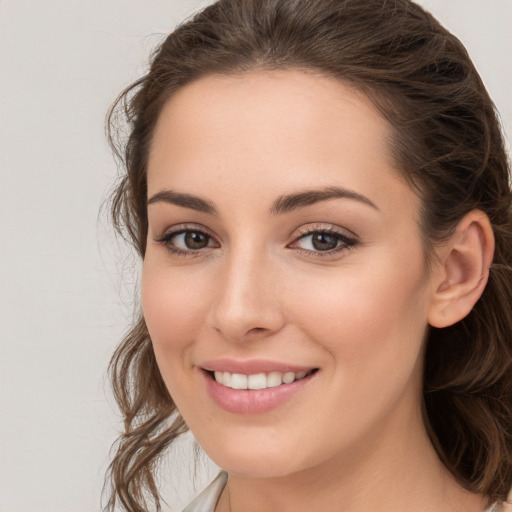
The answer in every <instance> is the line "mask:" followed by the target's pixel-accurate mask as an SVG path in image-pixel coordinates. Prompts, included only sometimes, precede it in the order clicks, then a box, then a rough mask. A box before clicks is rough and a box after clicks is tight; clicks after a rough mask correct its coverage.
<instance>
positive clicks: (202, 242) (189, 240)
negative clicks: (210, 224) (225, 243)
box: [183, 231, 210, 250]
mask: <svg viewBox="0 0 512 512" xmlns="http://www.w3.org/2000/svg"><path fill="white" fill-rule="evenodd" d="M184 235H185V236H184V239H183V242H184V243H185V246H186V247H187V249H192V250H198V249H204V248H205V247H208V243H209V241H210V237H209V236H208V235H207V234H206V233H202V232H201V231H186V232H185V233H184Z"/></svg>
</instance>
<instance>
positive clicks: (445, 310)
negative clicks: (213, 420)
mask: <svg viewBox="0 0 512 512" xmlns="http://www.w3.org/2000/svg"><path fill="white" fill-rule="evenodd" d="M436 253H437V256H438V259H439V262H438V264H437V265H436V267H435V270H433V279H434V281H433V290H434V291H433V295H432V300H431V303H430V307H429V314H428V321H429V324H430V325H431V326H432V327H448V326H449V325H453V324H455V323H456V322H458V321H459V320H462V319H463V318H464V317H465V316H466V315H468V314H469V312H470V311H471V309H472V308H473V306H474V305H475V304H476V302H477V300H478V299H479V298H480V296H481V295H482V293H483V291H484V288H485V285H486V284H487V281H488V279H489V267H490V265H491V263H492V258H493V255H494V234H493V231H492V227H491V223H490V221H489V218H488V217H487V215H486V214H485V213H483V212H481V211H479V210H473V211H471V212H469V213H468V214H467V215H465V216H464V217H463V218H462V220H461V221H460V222H459V224H458V226H457V229H456V230H455V232H454V233H453V235H452V236H451V237H450V238H449V240H448V242H447V243H446V244H443V246H441V247H439V248H438V249H436Z"/></svg>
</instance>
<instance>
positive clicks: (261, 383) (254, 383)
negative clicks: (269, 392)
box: [247, 373, 267, 389]
mask: <svg viewBox="0 0 512 512" xmlns="http://www.w3.org/2000/svg"><path fill="white" fill-rule="evenodd" d="M266 387H267V376H266V375H265V374H264V373H257V374H256V375H249V377H248V378H247V388H248V389H265V388H266Z"/></svg>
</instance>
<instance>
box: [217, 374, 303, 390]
mask: <svg viewBox="0 0 512 512" xmlns="http://www.w3.org/2000/svg"><path fill="white" fill-rule="evenodd" d="M309 373H310V372H309V371H307V370H304V371H301V372H297V373H294V372H286V373H281V372H270V373H256V374H253V375H244V374H242V373H229V372H214V376H215V380H216V381H217V382H218V383H219V384H222V385H224V386H226V387H228V388H232V389H266V388H274V387H276V386H280V385H281V384H291V383H292V382H294V381H295V380H300V379H303V378H304V377H306V376H307V375H309Z"/></svg>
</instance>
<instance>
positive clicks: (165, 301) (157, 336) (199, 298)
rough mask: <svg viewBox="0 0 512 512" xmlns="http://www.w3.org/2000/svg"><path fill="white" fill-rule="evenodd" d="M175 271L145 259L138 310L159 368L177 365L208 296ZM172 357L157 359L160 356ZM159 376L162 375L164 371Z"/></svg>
mask: <svg viewBox="0 0 512 512" xmlns="http://www.w3.org/2000/svg"><path fill="white" fill-rule="evenodd" d="M200 282H201V279H200V276H197V278H194V279H190V275H189V273H187V272H183V271H180V269H179V267H178V268H175V269H173V268H169V267H167V268H165V265H161V264H158V262H154V261H153V260H152V259H151V256H149V257H147V258H146V260H145V262H144V267H143V272H142V309H143V312H144V318H145V320H146V325H147V327H148V331H149V334H150V336H151V340H152V342H153V347H154V350H155V354H156V356H157V360H158V363H159V365H160V364H161V363H163V364H166V365H172V364H173V363H174V362H176V363H178V362H181V361H182V360H183V359H184V358H185V357H186V354H187V350H188V348H189V346H190V345H191V340H193V339H194V338H195V337H196V334H197V332H198V331H199V329H200V328H201V327H202V323H201V319H204V318H205V311H206V306H205V303H206V300H207V296H208V294H207V293H206V290H205V287H204V286H203V287H201V286H198V284H199V283H200ZM166 353H169V354H172V357H161V356H162V355H163V354H166ZM161 369H162V373H164V369H163V368H161Z"/></svg>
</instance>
